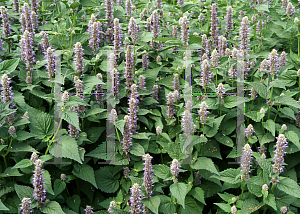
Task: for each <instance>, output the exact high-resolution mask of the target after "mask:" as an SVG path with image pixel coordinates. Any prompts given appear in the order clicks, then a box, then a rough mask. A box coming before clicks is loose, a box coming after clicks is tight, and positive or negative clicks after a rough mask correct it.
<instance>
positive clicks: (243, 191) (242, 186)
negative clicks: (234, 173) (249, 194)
mask: <svg viewBox="0 0 300 214" xmlns="http://www.w3.org/2000/svg"><path fill="white" fill-rule="evenodd" d="M243 194H244V180H243V181H242V194H241V200H243Z"/></svg>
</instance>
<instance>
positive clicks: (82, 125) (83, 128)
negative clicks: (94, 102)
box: [81, 118, 84, 131]
mask: <svg viewBox="0 0 300 214" xmlns="http://www.w3.org/2000/svg"><path fill="white" fill-rule="evenodd" d="M81 126H82V131H83V130H84V125H83V118H81Z"/></svg>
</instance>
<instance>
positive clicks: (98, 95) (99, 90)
mask: <svg viewBox="0 0 300 214" xmlns="http://www.w3.org/2000/svg"><path fill="white" fill-rule="evenodd" d="M96 76H97V77H98V79H99V80H101V81H103V79H102V74H101V73H98V74H97V75H96ZM95 96H96V100H97V101H98V104H99V105H100V106H101V105H103V98H104V94H103V86H102V84H98V85H96V90H95Z"/></svg>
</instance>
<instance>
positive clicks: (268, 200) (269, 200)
mask: <svg viewBox="0 0 300 214" xmlns="http://www.w3.org/2000/svg"><path fill="white" fill-rule="evenodd" d="M264 202H265V203H266V204H268V205H269V206H270V207H272V208H273V209H274V210H276V211H277V207H276V201H275V196H274V195H273V194H268V196H267V197H264Z"/></svg>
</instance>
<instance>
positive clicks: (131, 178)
mask: <svg viewBox="0 0 300 214" xmlns="http://www.w3.org/2000/svg"><path fill="white" fill-rule="evenodd" d="M129 178H130V180H131V183H132V184H134V183H137V184H138V185H140V186H142V185H143V178H137V177H134V176H129Z"/></svg>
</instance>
